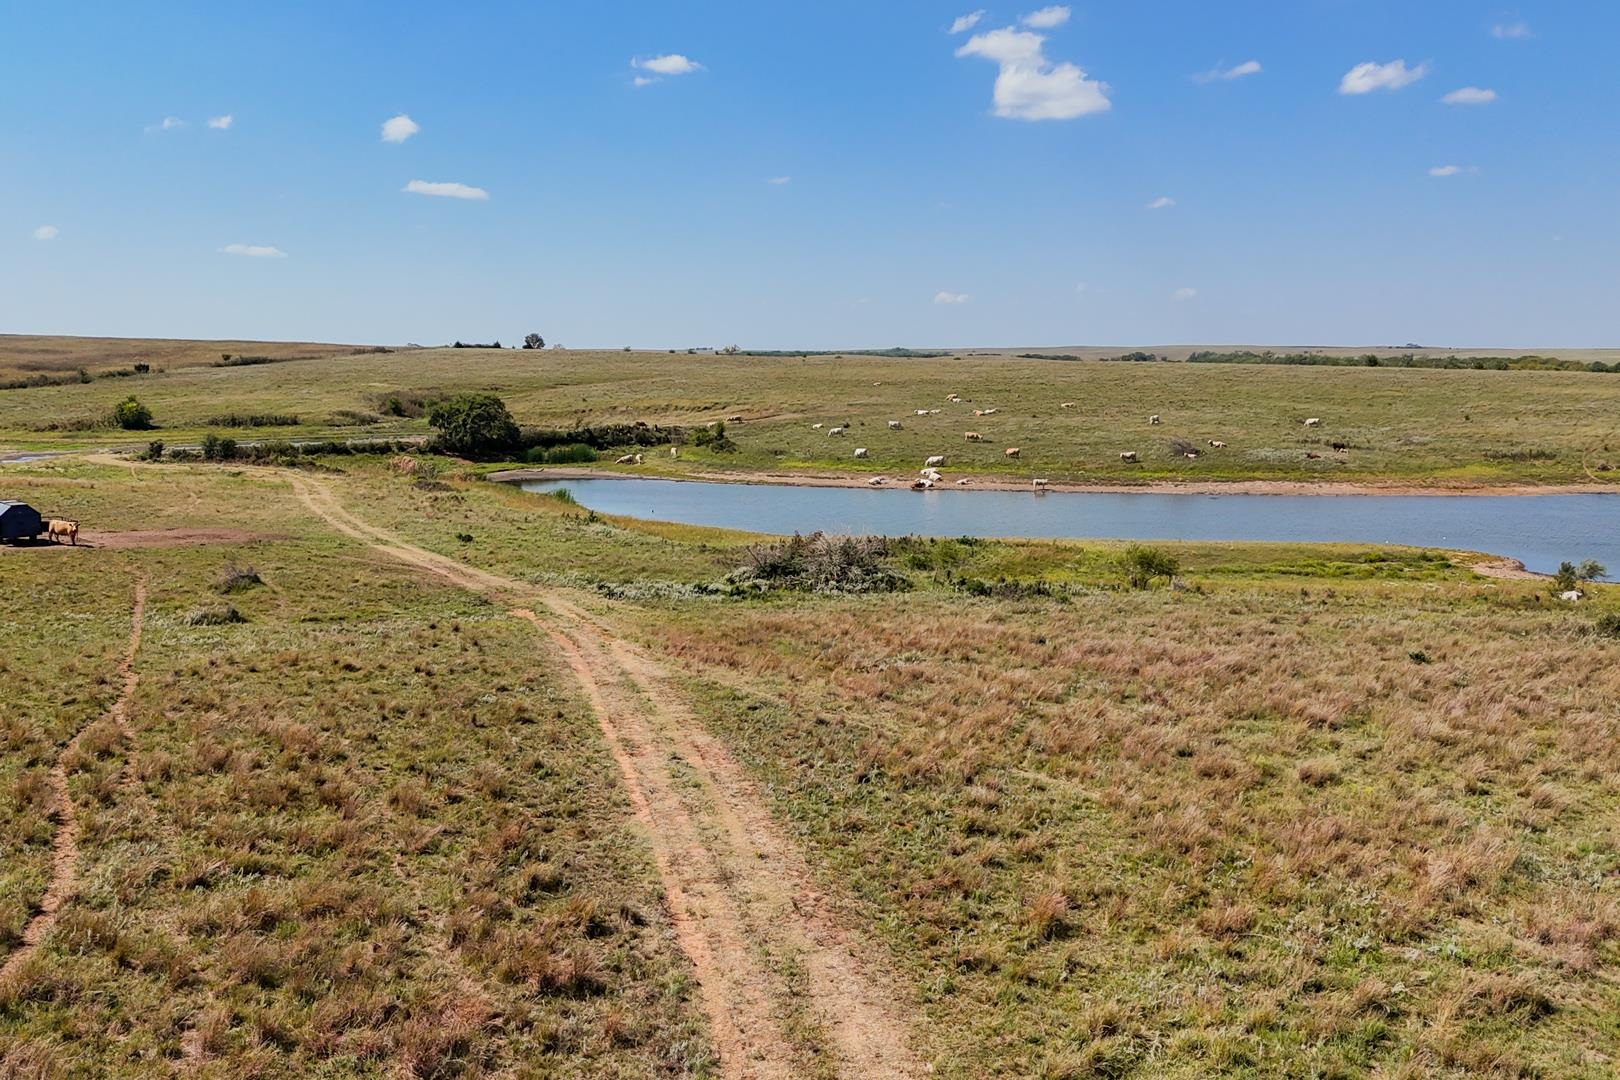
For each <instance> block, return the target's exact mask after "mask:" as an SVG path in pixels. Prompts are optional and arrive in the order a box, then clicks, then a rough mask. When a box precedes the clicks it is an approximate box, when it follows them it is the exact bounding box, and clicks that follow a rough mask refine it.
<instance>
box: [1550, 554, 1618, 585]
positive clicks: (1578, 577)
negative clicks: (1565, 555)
mask: <svg viewBox="0 0 1620 1080" xmlns="http://www.w3.org/2000/svg"><path fill="white" fill-rule="evenodd" d="M1608 574H1609V571H1608V570H1607V569H1606V568H1605V567H1604V565H1603V564H1602V563H1600V562H1598V561H1597V560H1596V559H1587V560H1586V561H1585V562H1583V563H1581V564H1580V565H1578V566H1577V565H1576V564H1575V563H1572V562H1562V563H1559V564H1558V572H1557V573H1556V574H1554V575H1553V579H1552V591H1553V592H1555V593H1566V592H1569V591H1571V590H1573V589H1576V588H1578V587H1579V586H1581V585H1583V584H1585V583H1586V582H1588V581H1596V580H1597V579H1598V578H1601V577H1607V576H1608Z"/></svg>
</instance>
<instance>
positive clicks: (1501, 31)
mask: <svg viewBox="0 0 1620 1080" xmlns="http://www.w3.org/2000/svg"><path fill="white" fill-rule="evenodd" d="M1535 36H1536V35H1535V34H1534V33H1532V32H1531V30H1530V27H1529V26H1527V25H1526V24H1524V23H1522V22H1516V23H1497V24H1496V25H1495V26H1493V27H1491V37H1493V38H1500V39H1501V40H1503V41H1522V40H1523V39H1525V38H1532V37H1535Z"/></svg>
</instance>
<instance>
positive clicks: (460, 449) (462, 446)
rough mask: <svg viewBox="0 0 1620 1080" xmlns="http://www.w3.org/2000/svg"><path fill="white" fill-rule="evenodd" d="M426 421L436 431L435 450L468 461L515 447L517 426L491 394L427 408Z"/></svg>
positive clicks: (458, 398)
mask: <svg viewBox="0 0 1620 1080" xmlns="http://www.w3.org/2000/svg"><path fill="white" fill-rule="evenodd" d="M427 420H428V424H429V426H431V427H434V428H437V429H438V431H439V438H438V448H439V449H442V450H444V451H446V452H447V453H451V454H462V455H465V456H467V457H492V456H496V455H500V454H503V453H507V452H509V451H511V450H513V449H514V448H516V446H517V445H518V426H517V422H516V421H514V420H513V419H512V414H511V413H510V412H508V411H507V409H506V402H504V401H502V400H501V399H500V398H498V397H496V396H495V395H494V394H457V395H456V396H455V397H453V398H450V399H449V400H448V401H436V402H434V403H433V404H431V405H429V406H428V410H427Z"/></svg>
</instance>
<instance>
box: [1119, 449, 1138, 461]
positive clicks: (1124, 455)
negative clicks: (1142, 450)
mask: <svg viewBox="0 0 1620 1080" xmlns="http://www.w3.org/2000/svg"><path fill="white" fill-rule="evenodd" d="M1119 460H1121V461H1126V462H1130V461H1135V460H1136V451H1135V450H1121V451H1120V452H1119Z"/></svg>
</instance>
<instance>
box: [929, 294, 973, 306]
mask: <svg viewBox="0 0 1620 1080" xmlns="http://www.w3.org/2000/svg"><path fill="white" fill-rule="evenodd" d="M971 299H973V298H972V297H971V296H969V295H968V294H967V293H960V292H937V293H935V294H934V303H936V304H965V303H967V302H968V301H969V300H971Z"/></svg>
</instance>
